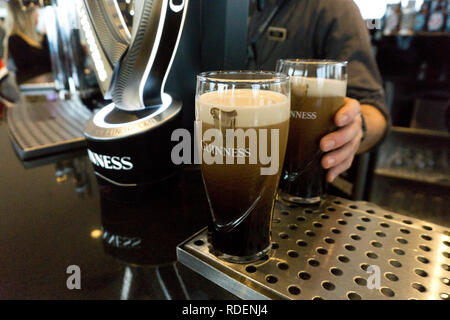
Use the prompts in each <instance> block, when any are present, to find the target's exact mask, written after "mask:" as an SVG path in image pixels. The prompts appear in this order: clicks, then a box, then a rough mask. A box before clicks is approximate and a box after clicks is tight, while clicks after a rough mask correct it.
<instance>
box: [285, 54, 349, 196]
mask: <svg viewBox="0 0 450 320" xmlns="http://www.w3.org/2000/svg"><path fill="white" fill-rule="evenodd" d="M277 71H278V72H280V73H284V74H286V75H289V76H290V82H291V123H290V130H289V140H288V148H287V151H286V160H285V163H284V168H283V172H282V176H281V183H280V188H281V192H280V197H281V198H282V199H283V200H285V201H287V202H290V203H294V204H295V203H297V204H313V203H317V202H320V200H321V197H322V195H323V193H324V191H325V186H326V172H325V170H324V169H323V168H322V166H321V158H322V151H321V149H320V140H321V139H322V138H323V137H324V136H325V135H327V134H329V133H331V132H332V131H334V130H336V126H335V123H334V117H335V115H336V112H337V111H338V110H339V109H340V108H341V107H342V106H343V105H344V98H345V96H346V93H347V63H346V62H336V61H327V60H279V61H278V65H277Z"/></svg>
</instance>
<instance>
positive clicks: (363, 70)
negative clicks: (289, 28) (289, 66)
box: [315, 0, 390, 124]
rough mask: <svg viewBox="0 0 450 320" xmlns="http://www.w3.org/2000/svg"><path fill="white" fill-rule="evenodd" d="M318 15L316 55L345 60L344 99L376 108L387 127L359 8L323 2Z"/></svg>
mask: <svg viewBox="0 0 450 320" xmlns="http://www.w3.org/2000/svg"><path fill="white" fill-rule="evenodd" d="M318 14H319V19H317V26H316V37H315V38H316V39H319V40H318V41H317V43H316V50H317V52H316V55H317V56H320V57H322V58H326V59H332V60H338V61H347V62H348V70H347V71H348V91H347V96H348V97H350V98H353V99H356V100H358V101H359V102H360V103H361V104H369V105H372V106H374V107H376V108H377V109H378V110H380V111H381V113H382V114H383V115H384V116H385V118H386V120H387V122H388V124H389V123H390V115H389V112H388V109H387V107H386V102H385V93H384V90H383V85H382V79H381V75H380V71H379V69H378V66H377V64H376V61H375V57H374V54H373V52H372V48H371V43H370V36H369V31H368V28H367V26H366V24H365V21H364V20H363V18H362V17H361V13H360V11H359V8H358V7H357V6H356V4H355V3H354V2H353V1H352V0H334V1H322V5H321V7H320V8H319V12H318Z"/></svg>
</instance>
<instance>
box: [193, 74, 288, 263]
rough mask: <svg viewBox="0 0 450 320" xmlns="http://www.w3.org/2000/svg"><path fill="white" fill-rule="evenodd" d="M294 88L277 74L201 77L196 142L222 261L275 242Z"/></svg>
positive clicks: (257, 254)
mask: <svg viewBox="0 0 450 320" xmlns="http://www.w3.org/2000/svg"><path fill="white" fill-rule="evenodd" d="M289 111H290V87H289V79H288V77H287V76H285V75H282V74H277V73H273V72H252V71H239V72H209V73H203V74H201V75H199V76H198V79H197V95H196V136H197V138H196V141H197V145H198V151H199V153H198V154H199V155H200V157H201V169H202V175H203V181H204V185H205V188H206V193H207V196H208V201H209V206H210V210H211V214H212V222H211V224H210V227H209V240H210V243H211V244H212V247H213V251H214V253H215V254H216V256H218V257H219V258H221V259H224V260H226V261H229V262H235V263H247V262H250V261H255V260H257V259H259V258H261V257H263V256H265V255H266V254H267V253H268V252H269V250H270V247H271V241H270V240H271V234H270V230H271V218H272V211H273V207H274V202H275V196H276V193H277V188H278V184H279V178H280V174H281V169H282V166H283V162H284V156H285V151H286V145H287V138H288V134H289V115H290V113H289Z"/></svg>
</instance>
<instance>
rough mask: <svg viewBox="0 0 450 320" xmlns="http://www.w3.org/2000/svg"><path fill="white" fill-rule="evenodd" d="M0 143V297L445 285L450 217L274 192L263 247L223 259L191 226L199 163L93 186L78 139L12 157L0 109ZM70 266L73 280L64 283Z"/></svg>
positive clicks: (288, 293) (422, 294) (389, 291)
mask: <svg viewBox="0 0 450 320" xmlns="http://www.w3.org/2000/svg"><path fill="white" fill-rule="evenodd" d="M0 150H1V155H2V158H1V161H0V179H1V181H0V257H1V259H0V299H236V298H252V299H308V300H309V299H360V298H363V299H395V298H397V299H398V298H401V299H405V298H406V299H407V298H410V299H442V300H448V299H449V297H450V287H449V283H450V281H449V278H450V267H449V258H450V256H449V251H450V248H449V247H448V246H449V245H450V231H449V229H448V226H447V227H446V228H445V227H440V226H437V225H434V224H432V223H425V222H423V221H421V220H418V219H414V218H409V219H408V217H404V216H401V215H397V214H395V213H389V212H386V211H385V210H383V209H381V208H378V207H377V206H376V205H373V204H369V203H363V202H359V203H355V202H350V201H347V200H344V199H341V200H336V199H337V198H335V197H332V196H331V197H329V198H328V199H327V200H326V201H324V202H323V203H322V206H320V207H316V208H314V207H308V208H301V207H295V208H292V207H288V206H286V205H284V204H282V203H277V209H276V212H275V215H274V225H273V230H272V232H273V238H272V240H273V248H274V251H273V252H272V255H271V256H270V257H266V258H267V259H262V261H259V262H255V263H252V264H249V265H230V264H227V263H222V262H220V261H219V260H218V259H216V258H214V257H213V256H211V254H210V253H209V250H208V246H207V245H206V246H205V242H207V239H206V237H205V233H204V232H203V233H202V232H200V231H201V230H202V229H204V227H205V226H206V225H207V224H208V221H209V210H208V206H207V199H206V195H205V192H204V188H203V183H202V179H201V173H200V171H199V168H198V167H190V168H185V169H182V170H180V172H178V173H177V174H175V175H174V176H173V177H171V178H170V179H168V180H167V181H164V182H161V183H157V184H155V185H153V186H150V187H147V188H145V189H142V190H131V191H129V192H125V191H124V189H114V188H111V187H110V186H98V184H97V183H96V179H95V175H94V172H93V169H92V166H91V163H90V162H89V159H88V157H87V154H86V151H85V150H80V151H75V152H70V153H65V154H62V155H59V156H53V157H50V158H47V159H39V160H34V161H33V160H32V161H26V162H22V161H20V160H19V159H18V157H17V155H16V154H15V151H14V149H13V147H12V145H11V141H10V139H9V136H8V130H7V126H6V123H5V122H4V121H3V122H0ZM177 245H180V246H179V247H178V249H176V247H177ZM428 249H429V250H428ZM177 251H178V258H179V260H180V262H178V261H177ZM180 258H181V259H180ZM377 259H378V260H377ZM372 264H374V265H379V266H380V268H381V269H382V270H381V271H382V274H381V277H382V279H381V285H382V287H381V288H379V289H376V290H375V291H373V290H372V291H371V290H369V289H368V288H366V283H367V278H368V277H369V276H370V275H369V274H367V268H368V267H369V266H370V265H372ZM185 265H187V266H189V268H188V267H186V266H185ZM73 267H75V268H79V270H80V271H81V281H80V285H81V289H77V288H75V289H73V288H72V289H70V288H69V287H70V283H69V282H70V277H71V275H72V271H71V270H73ZM193 270H196V271H197V272H199V273H200V274H202V275H203V276H201V275H199V273H197V272H194V271H193ZM208 279H209V280H208ZM399 279H400V280H399ZM230 292H232V293H234V294H232V293H230Z"/></svg>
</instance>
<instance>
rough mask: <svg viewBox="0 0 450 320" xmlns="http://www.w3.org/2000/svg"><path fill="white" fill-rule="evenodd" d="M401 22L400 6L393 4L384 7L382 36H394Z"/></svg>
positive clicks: (399, 4)
mask: <svg viewBox="0 0 450 320" xmlns="http://www.w3.org/2000/svg"><path fill="white" fill-rule="evenodd" d="M401 20H402V4H401V2H399V3H394V4H388V5H387V7H386V15H385V23H384V32H383V34H384V35H386V36H387V35H391V34H396V33H398V31H399V30H400V24H401Z"/></svg>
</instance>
